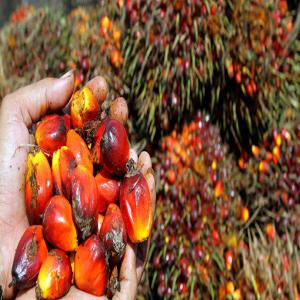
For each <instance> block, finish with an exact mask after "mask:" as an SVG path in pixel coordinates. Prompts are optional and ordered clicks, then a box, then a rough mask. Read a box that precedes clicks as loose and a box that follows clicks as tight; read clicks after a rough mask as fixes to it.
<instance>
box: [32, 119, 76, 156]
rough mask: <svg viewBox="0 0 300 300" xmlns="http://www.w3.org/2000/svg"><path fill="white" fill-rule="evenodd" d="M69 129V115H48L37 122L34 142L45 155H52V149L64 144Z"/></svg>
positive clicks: (54, 149)
mask: <svg viewBox="0 0 300 300" xmlns="http://www.w3.org/2000/svg"><path fill="white" fill-rule="evenodd" d="M69 129H70V117H69V116H68V115H64V116H60V115H48V116H46V117H44V118H43V119H42V120H41V121H40V122H39V123H38V124H37V127H36V132H35V140H36V143H37V145H38V146H39V147H40V148H41V149H42V151H43V152H44V153H45V154H46V155H47V156H50V157H52V154H53V152H54V151H56V150H57V149H59V148H60V147H62V146H64V145H65V144H66V135H67V131H68V130H69Z"/></svg>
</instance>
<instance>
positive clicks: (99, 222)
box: [97, 214, 104, 235]
mask: <svg viewBox="0 0 300 300" xmlns="http://www.w3.org/2000/svg"><path fill="white" fill-rule="evenodd" d="M103 220H104V216H103V215H101V214H99V215H98V226H97V235H99V234H100V230H101V227H102V224H103Z"/></svg>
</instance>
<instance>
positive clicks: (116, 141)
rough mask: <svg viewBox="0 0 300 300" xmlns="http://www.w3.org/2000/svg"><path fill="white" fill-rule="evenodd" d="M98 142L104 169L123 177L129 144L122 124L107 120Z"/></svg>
mask: <svg viewBox="0 0 300 300" xmlns="http://www.w3.org/2000/svg"><path fill="white" fill-rule="evenodd" d="M105 125H106V126H105V129H104V132H103V135H102V136H101V140H100V153H101V161H102V164H103V166H104V168H105V169H106V170H107V171H108V172H109V173H110V174H114V175H124V174H125V173H126V164H127V162H128V160H129V143H128V137H127V132H126V129H125V127H124V126H123V124H122V123H121V122H119V121H117V120H113V119H109V120H108V121H107V123H106V124H105Z"/></svg>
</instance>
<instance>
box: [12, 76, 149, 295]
mask: <svg viewBox="0 0 300 300" xmlns="http://www.w3.org/2000/svg"><path fill="white" fill-rule="evenodd" d="M107 92H108V88H107V83H106V81H105V80H104V79H103V78H101V77H100V78H99V77H98V78H97V77H96V78H95V79H93V80H91V81H90V82H89V83H88V84H87V85H86V86H85V87H83V88H82V89H81V90H79V91H76V92H75V93H74V94H73V96H72V99H71V101H70V105H68V106H67V107H68V108H67V107H66V108H65V109H64V110H63V112H62V113H61V114H52V115H47V116H45V117H44V118H43V119H42V120H41V121H40V122H38V123H37V124H36V125H35V126H34V128H33V131H34V134H35V140H36V144H37V145H34V146H33V150H32V151H30V153H29V154H28V160H27V172H26V180H25V207H26V213H27V217H28V220H29V223H30V226H29V227H28V228H27V229H26V231H25V232H24V234H23V236H22V237H21V239H20V241H19V244H18V246H17V249H16V253H15V257H14V262H13V266H12V278H13V280H12V282H11V284H10V285H11V286H12V285H15V286H16V287H17V288H18V289H29V288H31V287H33V286H34V285H36V297H37V298H38V299H57V298H60V297H63V296H64V295H66V294H67V292H68V291H69V289H70V287H71V285H72V283H74V284H75V285H76V287H77V288H78V289H80V290H82V291H85V292H87V293H90V294H93V295H96V296H101V295H104V294H105V293H106V294H107V296H112V295H113V294H114V293H115V292H116V291H117V290H118V289H119V286H120V285H119V281H118V269H119V267H120V264H121V262H122V258H123V256H124V253H125V248H126V244H127V238H128V239H129V240H130V241H131V242H132V243H141V242H143V241H145V240H147V239H148V237H149V235H150V233H151V228H152V223H153V210H152V203H151V191H150V190H149V186H148V183H147V179H146V178H147V175H145V176H144V175H143V173H144V174H147V172H142V171H141V170H142V169H145V166H141V165H139V164H138V158H137V155H136V153H135V152H134V151H132V150H130V145H129V142H128V137H127V132H126V129H125V127H124V125H125V123H126V122H127V117H128V108H127V104H126V101H125V100H124V99H123V98H117V99H116V100H115V101H112V102H111V103H110V105H109V107H108V108H107V109H106V110H104V111H101V108H100V107H101V104H102V103H103V102H104V101H105V99H106V97H107ZM68 110H69V111H68ZM150 167H151V166H150ZM144 171H145V170H144ZM147 171H148V172H150V170H147Z"/></svg>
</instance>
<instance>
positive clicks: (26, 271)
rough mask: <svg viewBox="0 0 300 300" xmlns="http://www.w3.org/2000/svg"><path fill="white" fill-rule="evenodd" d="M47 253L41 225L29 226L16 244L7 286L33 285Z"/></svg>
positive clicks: (20, 287) (19, 287) (23, 287)
mask: <svg viewBox="0 0 300 300" xmlns="http://www.w3.org/2000/svg"><path fill="white" fill-rule="evenodd" d="M47 253H48V249H47V245H46V242H45V240H44V238H43V228H42V226H41V225H32V226H29V227H28V228H27V229H26V230H25V232H24V233H23V235H22V237H21V239H20V241H19V244H18V246H17V249H16V253H15V257H14V262H13V266H12V271H11V275H12V282H11V283H10V285H9V286H12V285H15V286H16V287H17V288H18V289H28V288H31V287H33V286H34V285H35V282H36V279H37V277H38V274H39V271H40V268H41V265H42V263H43V261H44V260H45V259H46V257H47Z"/></svg>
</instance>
